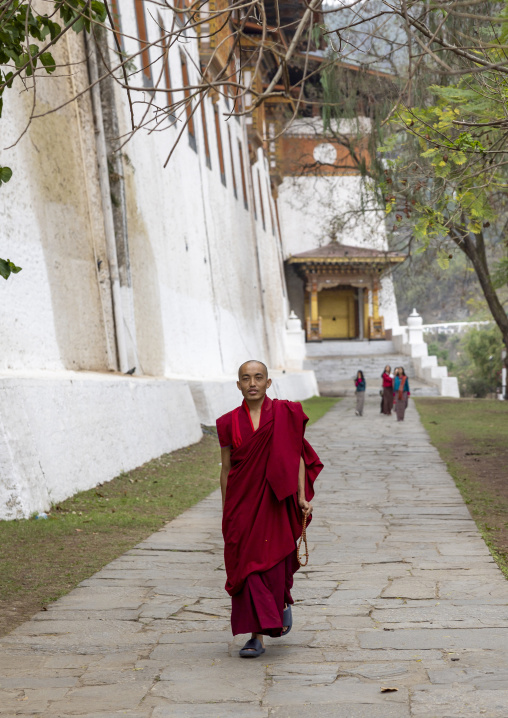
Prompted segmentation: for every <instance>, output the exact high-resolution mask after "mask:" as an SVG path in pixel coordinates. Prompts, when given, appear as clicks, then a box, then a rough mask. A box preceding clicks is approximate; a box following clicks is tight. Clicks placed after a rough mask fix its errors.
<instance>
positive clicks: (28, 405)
mask: <svg viewBox="0 0 508 718" xmlns="http://www.w3.org/2000/svg"><path fill="white" fill-rule="evenodd" d="M200 438H201V427H200V424H199V419H198V416H197V413H196V409H195V407H194V403H193V401H192V396H191V393H190V389H189V386H188V385H187V384H186V383H185V382H181V381H169V380H165V379H150V378H143V377H136V378H135V379H132V378H130V377H123V376H111V375H108V374H92V373H88V372H61V373H59V372H54V373H53V372H48V374H47V375H46V376H45V377H41V376H40V375H37V374H34V375H33V376H31V377H30V376H24V377H20V376H16V375H14V376H13V375H12V374H11V375H9V376H5V375H0V519H14V518H22V517H27V516H29V515H30V514H31V513H33V512H35V511H42V510H47V509H49V507H50V506H51V504H52V503H56V502H58V501H62V500H63V499H65V498H67V497H68V496H72V494H74V493H76V492H77V491H82V490H83V489H89V488H91V487H92V486H96V485H97V484H98V483H102V482H104V481H109V480H110V479H112V478H114V477H115V476H117V475H118V474H119V473H121V472H122V471H128V470H129V469H132V468H134V467H136V466H140V465H141V464H143V463H145V462H146V461H149V460H150V459H153V458H155V457H157V456H160V455H161V454H164V453H166V452H168V451H173V450H175V449H178V448H180V447H182V446H186V445H187V444H190V443H193V442H196V441H199V439H200Z"/></svg>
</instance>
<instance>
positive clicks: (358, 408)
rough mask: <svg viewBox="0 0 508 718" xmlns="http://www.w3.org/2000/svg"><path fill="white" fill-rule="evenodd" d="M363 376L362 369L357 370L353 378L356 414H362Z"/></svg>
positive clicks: (363, 397)
mask: <svg viewBox="0 0 508 718" xmlns="http://www.w3.org/2000/svg"><path fill="white" fill-rule="evenodd" d="M365 386H366V384H365V377H364V376H363V371H358V373H357V375H356V380H355V387H356V411H355V414H356V416H363V405H364V404H365Z"/></svg>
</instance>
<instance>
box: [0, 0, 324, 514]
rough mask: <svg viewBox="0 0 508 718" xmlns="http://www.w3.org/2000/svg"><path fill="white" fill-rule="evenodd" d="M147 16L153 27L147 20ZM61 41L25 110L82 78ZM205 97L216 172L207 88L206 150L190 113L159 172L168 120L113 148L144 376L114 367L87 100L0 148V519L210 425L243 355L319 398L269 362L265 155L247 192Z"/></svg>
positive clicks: (279, 352)
mask: <svg viewBox="0 0 508 718" xmlns="http://www.w3.org/2000/svg"><path fill="white" fill-rule="evenodd" d="M133 5H134V4H133V3H125V4H124V3H122V4H121V12H122V29H123V32H124V33H125V38H126V39H125V42H126V44H127V50H128V51H130V50H132V51H137V48H136V47H135V41H134V40H129V37H136V36H137V28H136V25H135V17H134V10H133ZM164 12H167V13H168V14H170V11H169V10H164ZM147 21H148V27H149V33H151V35H153V38H154V39H155V37H156V33H157V32H158V31H159V30H158V28H157V26H156V24H155V23H154V22H153V21H151V20H150V18H149V17H148V16H147ZM170 24H171V23H170V22H169V21H168V26H170ZM129 43H131V44H132V47H129V46H128V44H129ZM181 51H183V52H185V53H187V54H188V56H189V57H190V59H191V60H192V62H189V69H190V72H191V73H192V68H193V64H194V63H198V62H199V58H198V52H197V45H196V42H195V41H193V40H189V41H188V42H186V43H185V46H184V47H182V48H180V47H178V46H175V47H173V48H171V50H170V52H169V62H170V71H171V76H172V82H173V86H174V87H179V86H181V84H182V79H181ZM59 53H60V55H59V56H58V59H61V60H63V61H68V60H70V61H72V62H74V63H76V64H75V65H74V66H73V67H74V70H73V71H72V72H71V73H69V74H67V73H66V74H64V75H63V76H62V77H59V78H54V77H52V78H41V79H40V80H39V81H38V103H39V105H38V107H39V110H40V111H47V110H50V109H51V108H54V107H56V106H58V105H64V103H66V102H67V101H68V100H70V99H71V98H72V97H73V96H74V95H75V94H76V92H79V91H80V90H82V89H84V88H85V87H86V86H87V74H86V62H85V58H86V54H85V48H84V43H83V38H82V37H79V36H76V35H74V34H71V33H68V34H67V36H66V39H65V41H64V42H63V44H61V46H60V48H59ZM157 71H158V68H157V65H156V63H154V67H153V72H154V73H156V72H157ZM191 79H192V78H191ZM136 81H139V82H141V80H140V79H139V77H138V79H137V80H136ZM21 90H22V87H21V85H20V86H18V87H16V88H14V89H13V90H9V91H6V93H5V107H4V118H3V119H2V133H3V134H2V145H3V146H7V145H11V144H12V143H14V142H15V140H16V139H18V137H19V134H20V131H21V130H22V129H23V128H24V124H25V123H26V121H27V118H28V116H29V111H30V108H31V106H30V102H31V98H30V97H29V96H28V95H27V94H24V93H23V92H21ZM140 96H141V93H134V97H135V99H136V100H139V99H140ZM116 99H117V106H118V115H119V121H120V125H121V127H120V131H121V133H125V132H127V131H128V130H129V108H128V105H127V101H126V96H125V94H123V93H122V92H121V90H119V89H118V90H117V91H116ZM218 102H219V105H218V107H219V124H220V132H221V137H222V146H223V153H224V167H225V177H224V182H222V181H221V176H220V169H219V156H218V144H217V138H216V131H215V118H214V107H213V104H212V100H211V99H210V98H206V99H205V100H204V103H205V117H206V126H207V132H208V140H209V145H210V161H209V162H207V158H206V156H205V151H204V134H203V133H204V125H203V121H202V117H201V113H200V112H197V113H195V115H194V121H195V128H196V137H195V139H196V146H195V148H193V147H192V146H191V145H190V143H189V138H188V134H187V132H184V135H183V137H182V139H181V141H180V143H179V144H178V146H177V148H176V151H175V153H174V155H173V157H172V158H171V161H170V162H169V164H168V166H167V168H166V169H163V164H164V162H165V160H166V158H167V156H168V154H169V152H170V149H171V147H172V145H173V142H174V140H175V137H176V134H177V133H178V132H179V131H180V128H181V122H180V121H178V122H177V124H176V126H175V127H170V126H168V128H167V130H166V131H164V132H155V133H153V134H151V135H148V134H147V133H146V132H143V131H139V132H137V133H136V134H135V135H134V137H133V138H132V139H131V140H130V141H129V142H128V143H127V144H126V145H125V146H124V147H123V149H122V153H123V168H124V178H125V195H126V212H127V224H128V243H129V258H130V270H131V275H132V301H133V306H134V323H135V327H134V329H135V345H136V348H137V357H136V374H141V376H134V377H126V376H122V375H120V374H119V373H118V372H116V371H115V370H116V368H117V366H118V363H117V343H116V336H115V322H114V313H113V305H112V300H111V286H110V280H109V273H108V262H107V254H106V242H105V231H104V213H103V206H102V202H101V191H100V183H99V176H98V170H97V154H96V145H95V127H94V119H93V113H92V108H91V102H90V97H89V94H88V93H84V94H83V95H82V96H81V97H80V99H79V100H78V102H77V103H76V102H74V103H70V104H68V105H65V106H63V107H62V109H59V110H58V111H57V112H55V113H52V114H49V115H47V116H46V117H44V118H41V119H37V120H35V121H34V122H33V123H32V125H31V126H30V128H29V129H28V131H27V133H26V134H25V135H24V136H23V137H22V138H21V139H20V141H19V142H18V144H16V145H15V146H14V147H13V148H11V149H9V150H6V151H2V155H1V159H2V164H5V165H8V166H12V168H13V170H14V175H13V178H12V180H11V181H10V182H9V183H8V184H6V185H3V186H2V188H1V189H0V204H1V215H2V223H1V225H0V249H1V251H0V256H4V257H9V258H10V259H11V260H12V261H15V262H16V263H17V264H19V265H20V266H22V268H23V271H22V272H21V273H20V274H18V275H15V276H12V277H11V278H10V279H9V280H8V281H7V282H4V281H3V280H1V283H0V326H1V327H2V347H1V349H0V399H1V402H0V518H16V517H21V516H27V515H29V514H30V513H31V512H33V511H36V510H42V509H47V508H49V505H50V504H51V502H54V501H59V500H62V499H63V498H65V497H66V496H69V495H71V494H72V493H74V492H75V491H77V490H81V489H84V488H89V487H91V486H94V485H95V484H97V483H98V482H99V481H105V480H108V479H111V478H113V477H114V476H115V475H117V474H118V473H119V472H120V471H123V470H128V469H130V468H133V467H135V466H137V465H139V464H140V463H143V462H144V461H147V460H149V459H151V458H153V457H155V456H158V455H160V454H162V453H164V452H166V451H171V450H174V449H176V448H178V447H180V446H183V445H185V444H188V443H191V442H194V441H197V440H198V439H199V437H200V435H201V430H200V426H199V424H200V421H207V422H211V421H213V419H214V417H215V416H217V415H219V414H221V413H223V412H225V411H228V410H230V409H231V408H233V406H235V405H236V404H237V403H238V395H237V390H236V388H235V376H234V375H235V372H236V369H237V367H238V365H239V364H240V363H241V362H243V361H244V360H245V359H246V358H251V357H256V358H259V359H261V360H264V361H265V362H266V363H267V364H268V365H269V366H270V367H273V368H274V369H278V370H280V372H276V381H275V382H274V391H275V393H276V395H278V396H281V397H284V396H286V397H288V398H291V399H302V398H306V397H308V396H311V395H312V394H314V393H317V385H316V382H315V377H314V375H313V373H312V372H287V373H284V374H283V373H282V370H283V369H284V365H285V353H284V352H285V338H284V333H285V323H286V319H287V315H288V308H287V298H286V288H285V284H284V275H283V271H282V250H281V246H280V238H279V236H278V233H277V228H276V226H275V224H274V223H275V219H274V218H275V211H274V207H273V199H272V197H271V192H270V178H269V173H268V165H267V162H266V158H265V156H264V154H263V152H262V151H261V150H260V151H258V154H257V158H256V162H255V163H254V165H253V166H252V173H253V177H254V178H255V179H254V182H253V183H252V184H253V188H254V198H253V197H252V196H251V195H248V196H247V198H246V202H244V197H243V186H242V180H241V167H240V162H241V161H242V156H241V153H243V161H244V162H246V161H247V156H246V136H245V125H244V121H243V120H242V121H241V122H239V121H237V120H236V119H234V118H230V119H227V118H226V113H227V111H228V108H227V106H226V103H225V100H224V99H223V98H220V99H219V100H218ZM141 109H142V108H141V106H140V105H138V106H137V110H136V112H141ZM168 125H169V122H168ZM229 138H231V148H232V152H231V153H230V144H229V142H230V140H229ZM240 143H241V144H240ZM233 167H234V172H235V179H236V193H235V192H234V187H233ZM245 172H249V168H248V166H247V165H245ZM260 188H261V195H262V196H260ZM261 202H263V208H264V218H265V222H264V226H263V222H262V213H261V211H260V208H261ZM254 204H255V206H256V207H257V211H256V217H254V215H253V212H254V206H253V205H254ZM126 331H128V327H127V328H126ZM224 387H226V390H223V388H224Z"/></svg>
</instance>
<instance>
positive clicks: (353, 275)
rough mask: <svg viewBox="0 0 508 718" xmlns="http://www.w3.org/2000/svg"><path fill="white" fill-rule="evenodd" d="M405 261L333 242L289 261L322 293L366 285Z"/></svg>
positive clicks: (404, 257)
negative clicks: (331, 289) (340, 287)
mask: <svg viewBox="0 0 508 718" xmlns="http://www.w3.org/2000/svg"><path fill="white" fill-rule="evenodd" d="M405 259H406V256H405V255H403V254H398V253H397V252H388V251H383V250H378V249H368V248H366V247H353V246H350V245H346V244H339V243H338V242H337V241H332V242H330V243H329V244H327V245H325V246H324V247H318V248H317V249H313V250H310V251H308V252H302V253H301V254H294V255H292V256H291V257H289V258H288V259H287V260H286V262H287V263H288V264H291V265H293V266H294V268H295V270H296V272H297V273H298V275H299V276H300V277H301V278H302V279H303V280H304V281H305V282H306V284H307V285H309V284H310V283H314V284H317V287H318V291H320V290H321V289H324V288H331V287H337V286H340V285H350V286H356V287H362V286H366V285H368V284H371V283H372V282H374V281H376V280H378V279H379V278H380V277H381V276H382V275H383V274H385V273H386V272H388V271H390V270H391V269H392V268H393V267H395V266H397V265H398V264H400V263H401V262H403V261H404V260H405Z"/></svg>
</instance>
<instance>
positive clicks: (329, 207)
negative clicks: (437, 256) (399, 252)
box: [278, 176, 399, 329]
mask: <svg viewBox="0 0 508 718" xmlns="http://www.w3.org/2000/svg"><path fill="white" fill-rule="evenodd" d="M278 201H279V212H280V221H281V230H282V238H283V248H284V257H285V258H287V257H289V256H290V255H292V254H299V253H301V252H307V251H309V250H311V249H314V248H316V247H321V246H323V245H325V244H328V243H329V242H330V241H331V239H332V234H331V233H332V231H333V230H334V229H335V230H336V236H337V239H338V241H339V242H340V243H341V244H348V245H351V246H354V247H367V248H369V249H378V250H387V249H388V242H387V238H386V229H385V224H384V212H383V211H382V210H380V209H379V208H377V207H376V206H375V205H374V202H373V199H372V195H370V194H369V193H368V191H367V189H366V187H365V185H364V180H362V178H361V177H359V176H340V177H285V178H284V181H283V183H282V185H281V186H280V187H279V200H278ZM362 203H364V209H365V211H364V212H363V213H362V212H361V211H360V210H361V206H362ZM379 307H380V314H381V315H382V316H383V317H384V320H385V328H386V329H394V328H396V327H398V326H399V318H398V313H397V303H396V299H395V292H394V289H393V281H392V278H391V276H385V277H383V278H382V280H381V288H380V293H379Z"/></svg>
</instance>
